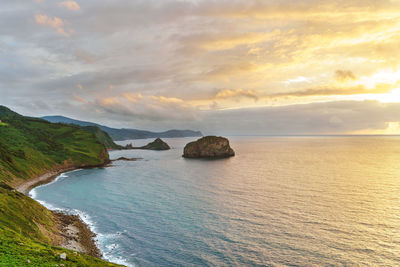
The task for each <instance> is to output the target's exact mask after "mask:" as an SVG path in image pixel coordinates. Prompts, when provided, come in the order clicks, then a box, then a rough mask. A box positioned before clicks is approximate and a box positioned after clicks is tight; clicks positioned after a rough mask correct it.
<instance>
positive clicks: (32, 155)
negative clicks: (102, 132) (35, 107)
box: [0, 106, 108, 185]
mask: <svg viewBox="0 0 400 267" xmlns="http://www.w3.org/2000/svg"><path fill="white" fill-rule="evenodd" d="M0 120H1V121H2V122H4V123H7V124H8V127H0V181H7V182H8V183H9V184H12V185H13V184H17V183H18V182H20V180H21V179H29V178H32V177H35V176H38V175H40V174H42V173H44V172H46V171H50V170H53V169H56V168H60V167H63V166H64V167H67V166H90V165H100V164H103V163H105V162H107V161H108V153H107V150H106V148H105V146H104V145H103V144H102V143H101V142H100V141H99V140H98V139H97V138H96V136H95V134H94V133H93V132H89V131H85V130H82V129H81V128H80V127H79V126H74V125H65V124H53V123H49V122H47V121H45V120H42V119H36V118H29V117H24V116H21V115H19V114H17V113H15V112H12V111H11V110H9V109H8V108H6V107H3V106H0Z"/></svg>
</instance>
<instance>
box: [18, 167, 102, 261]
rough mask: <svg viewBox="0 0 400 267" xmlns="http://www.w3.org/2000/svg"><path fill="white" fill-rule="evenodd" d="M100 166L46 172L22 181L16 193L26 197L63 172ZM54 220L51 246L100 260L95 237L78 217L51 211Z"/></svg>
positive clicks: (100, 255) (63, 168) (65, 168)
mask: <svg viewBox="0 0 400 267" xmlns="http://www.w3.org/2000/svg"><path fill="white" fill-rule="evenodd" d="M103 166H107V165H101V166H87V167H85V166H83V167H82V166H81V167H73V166H68V167H62V168H58V169H55V170H52V171H49V172H46V173H44V174H42V175H40V176H38V177H36V178H33V179H30V180H28V181H24V182H23V183H21V184H19V185H18V186H16V189H17V191H19V192H21V193H23V194H25V195H28V196H29V192H30V191H31V190H32V189H34V188H35V187H37V186H40V185H43V184H48V183H50V182H52V181H54V180H55V179H56V178H57V177H59V176H60V175H62V174H63V173H65V172H69V171H73V170H78V169H80V168H94V167H103ZM52 214H53V215H54V217H55V219H56V229H57V234H56V235H51V236H50V239H51V242H52V244H53V245H55V246H59V247H62V248H66V249H71V250H74V251H77V252H79V253H84V254H87V255H90V256H93V257H97V258H101V257H102V254H101V252H100V250H99V248H98V247H97V245H96V241H95V239H94V238H95V237H96V234H95V233H93V232H92V231H91V230H90V228H89V226H88V225H87V224H85V223H84V222H83V221H82V219H81V218H80V216H79V215H74V214H67V213H65V212H63V211H52Z"/></svg>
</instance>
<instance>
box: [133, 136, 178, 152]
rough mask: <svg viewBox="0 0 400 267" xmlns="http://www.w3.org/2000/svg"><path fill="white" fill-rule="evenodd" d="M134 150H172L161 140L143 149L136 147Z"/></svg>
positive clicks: (158, 139)
mask: <svg viewBox="0 0 400 267" xmlns="http://www.w3.org/2000/svg"><path fill="white" fill-rule="evenodd" d="M134 149H148V150H168V149H171V148H170V147H169V145H168V144H167V143H165V142H164V141H163V140H161V139H160V138H157V139H156V140H154V141H153V142H151V143H148V144H147V145H145V146H142V147H135V148H134Z"/></svg>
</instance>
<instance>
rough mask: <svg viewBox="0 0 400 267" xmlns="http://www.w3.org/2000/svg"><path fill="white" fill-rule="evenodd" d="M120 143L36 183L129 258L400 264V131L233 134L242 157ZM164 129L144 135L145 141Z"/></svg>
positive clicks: (178, 143) (128, 261) (114, 256)
mask: <svg viewBox="0 0 400 267" xmlns="http://www.w3.org/2000/svg"><path fill="white" fill-rule="evenodd" d="M195 139H196V138H176V139H165V141H166V142H167V143H168V144H169V145H170V146H171V147H172V149H171V150H168V151H146V150H126V151H111V152H110V156H111V158H114V159H115V158H118V157H121V156H124V157H128V158H141V159H140V160H138V161H116V162H114V163H113V164H112V166H110V167H106V168H96V169H81V170H76V171H72V172H68V173H64V174H62V175H60V176H59V177H58V178H57V179H56V180H55V181H53V182H52V183H50V184H46V185H43V186H40V187H37V188H35V189H34V190H32V191H31V195H32V197H34V198H35V199H36V200H38V201H40V202H41V203H43V204H44V205H45V206H47V207H48V208H50V209H58V210H64V211H67V212H70V213H75V214H79V215H80V216H81V218H82V219H83V220H84V221H85V222H86V223H87V224H89V226H90V228H91V229H92V230H93V231H94V232H95V233H96V234H97V237H96V241H97V244H98V246H99V247H100V249H101V251H102V253H103V257H104V258H105V259H107V260H109V261H112V262H115V263H120V264H125V265H127V266H332V265H334V266H360V265H373V266H377V265H379V266H399V265H400V137H396V136H386V137H383V136H289V137H279V136H273V137H243V136H242V137H239V136H236V137H235V136H231V137H229V139H230V143H231V146H232V148H233V149H234V150H235V152H236V156H235V157H232V158H228V159H218V160H204V159H201V160H198V159H185V158H182V151H183V148H184V146H185V144H186V143H188V142H190V141H192V140H195ZM150 141H152V140H133V141H125V142H120V143H121V144H126V143H130V142H132V143H133V144H134V145H135V146H139V145H143V144H146V143H148V142H150Z"/></svg>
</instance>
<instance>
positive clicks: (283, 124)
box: [0, 0, 400, 135]
mask: <svg viewBox="0 0 400 267" xmlns="http://www.w3.org/2000/svg"><path fill="white" fill-rule="evenodd" d="M0 25H1V27H0V105H5V106H8V107H9V108H11V109H13V110H15V111H17V112H19V113H21V114H24V115H29V116H45V115H64V116H68V117H72V118H75V119H80V120H88V121H93V122H98V123H101V124H105V125H108V126H112V127H125V128H137V129H148V130H157V131H160V130H167V129H193V130H201V131H203V133H205V134H226V135H228V134H231V135H232V134H249V135H280V134H284V135H290V134H295V135H297V134H400V123H399V122H400V68H399V67H400V1H398V0H379V1H376V0H374V1H372V0H331V1H322V0H308V1H292V0H269V1H267V0H179V1H178V0H85V1H83V0H76V1H69V0H66V1H64V0H2V3H1V9H0Z"/></svg>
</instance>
